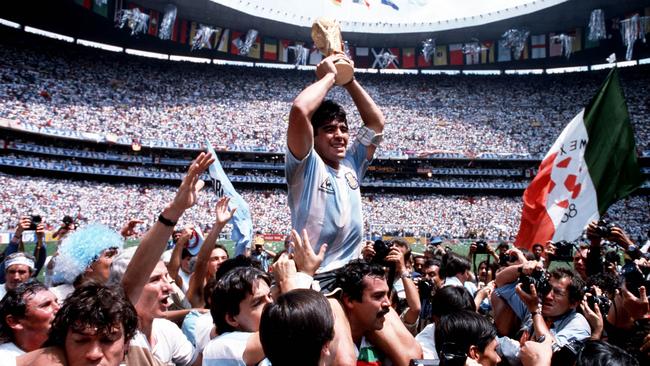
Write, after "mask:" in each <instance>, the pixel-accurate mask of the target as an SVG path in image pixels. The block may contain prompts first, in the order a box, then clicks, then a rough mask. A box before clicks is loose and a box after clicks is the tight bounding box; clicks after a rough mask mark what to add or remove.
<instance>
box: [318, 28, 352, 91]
mask: <svg viewBox="0 0 650 366" xmlns="http://www.w3.org/2000/svg"><path fill="white" fill-rule="evenodd" d="M311 39H312V40H313V41H314V44H315V45H316V47H318V49H319V50H320V51H321V52H322V53H323V55H325V56H331V55H334V54H337V53H338V54H342V55H345V52H344V51H343V39H342V38H341V27H340V26H339V23H338V22H337V21H336V20H333V19H329V18H318V19H316V21H315V22H314V24H313V25H312V26H311ZM334 66H335V67H336V79H335V80H334V82H335V83H336V85H345V84H347V83H349V82H350V81H352V78H353V77H354V68H353V67H352V64H351V63H350V61H349V60H348V59H347V58H346V59H340V60H338V61H336V62H334Z"/></svg>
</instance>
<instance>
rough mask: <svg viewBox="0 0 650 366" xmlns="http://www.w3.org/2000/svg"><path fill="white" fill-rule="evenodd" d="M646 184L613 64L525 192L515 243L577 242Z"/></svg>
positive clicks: (545, 158)
mask: <svg viewBox="0 0 650 366" xmlns="http://www.w3.org/2000/svg"><path fill="white" fill-rule="evenodd" d="M642 183H643V176H642V175H641V171H640V168H639V164H638V161H637V157H636V149H635V147H634V135H633V131H632V125H631V124H630V116H629V114H628V111H627V106H626V104H625V99H624V97H623V91H622V90H621V85H620V80H619V76H618V69H617V68H614V69H612V70H611V71H610V73H609V75H608V76H607V79H606V80H605V83H604V84H603V85H602V86H601V87H600V89H599V90H598V93H597V94H596V95H595V97H594V98H593V99H592V100H591V101H590V102H589V104H588V105H587V106H586V107H585V108H584V109H583V110H582V111H580V113H578V115H577V116H576V117H574V118H573V120H572V121H571V122H570V123H569V124H568V125H567V126H566V127H565V129H564V131H562V133H561V134H560V137H559V138H558V139H557V141H555V143H554V144H553V146H552V147H551V149H550V150H549V151H548V153H547V154H546V156H545V157H544V159H543V160H542V163H541V164H540V167H539V171H538V173H537V176H536V177H535V178H534V179H533V181H532V182H531V183H530V184H529V185H528V188H527V189H526V191H525V192H524V196H523V200H524V207H523V210H522V217H521V225H520V227H519V233H518V234H517V240H516V241H515V245H516V246H517V247H520V248H521V247H523V248H531V246H532V245H533V244H535V243H546V242H547V241H548V240H552V241H554V242H556V241H559V240H568V241H573V240H575V239H577V238H579V237H580V235H581V234H582V231H583V229H584V228H585V226H586V225H588V224H589V223H590V222H591V221H594V220H596V219H598V217H599V216H600V215H602V214H604V213H605V212H606V211H607V208H608V207H609V206H610V205H611V204H613V203H614V202H616V201H617V200H619V199H621V198H623V197H625V196H627V195H629V194H630V193H631V192H633V191H634V190H635V189H636V188H637V187H639V186H640V185H641V184H642Z"/></svg>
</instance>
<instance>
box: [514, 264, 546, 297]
mask: <svg viewBox="0 0 650 366" xmlns="http://www.w3.org/2000/svg"><path fill="white" fill-rule="evenodd" d="M518 282H519V283H521V289H522V290H524V292H526V293H527V294H530V285H534V286H535V290H536V291H537V296H539V297H540V298H542V297H544V296H546V295H547V294H548V293H549V292H550V291H551V289H552V288H551V284H550V282H548V274H547V273H546V271H544V270H541V269H536V270H534V271H533V273H531V274H530V276H529V275H525V274H523V273H522V274H521V275H520V276H519V280H518Z"/></svg>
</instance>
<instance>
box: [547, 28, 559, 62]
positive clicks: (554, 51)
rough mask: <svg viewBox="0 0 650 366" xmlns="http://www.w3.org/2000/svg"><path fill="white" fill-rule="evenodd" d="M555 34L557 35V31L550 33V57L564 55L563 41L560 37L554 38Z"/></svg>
mask: <svg viewBox="0 0 650 366" xmlns="http://www.w3.org/2000/svg"><path fill="white" fill-rule="evenodd" d="M553 36H555V33H551V34H549V35H548V38H549V43H548V56H549V57H556V56H562V41H560V40H559V39H558V38H553Z"/></svg>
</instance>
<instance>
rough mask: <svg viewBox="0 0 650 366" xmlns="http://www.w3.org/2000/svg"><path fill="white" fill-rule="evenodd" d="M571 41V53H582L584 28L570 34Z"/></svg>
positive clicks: (576, 29)
mask: <svg viewBox="0 0 650 366" xmlns="http://www.w3.org/2000/svg"><path fill="white" fill-rule="evenodd" d="M569 36H571V37H573V39H572V40H571V53H574V52H578V51H582V28H575V29H574V30H572V31H570V32H569Z"/></svg>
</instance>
